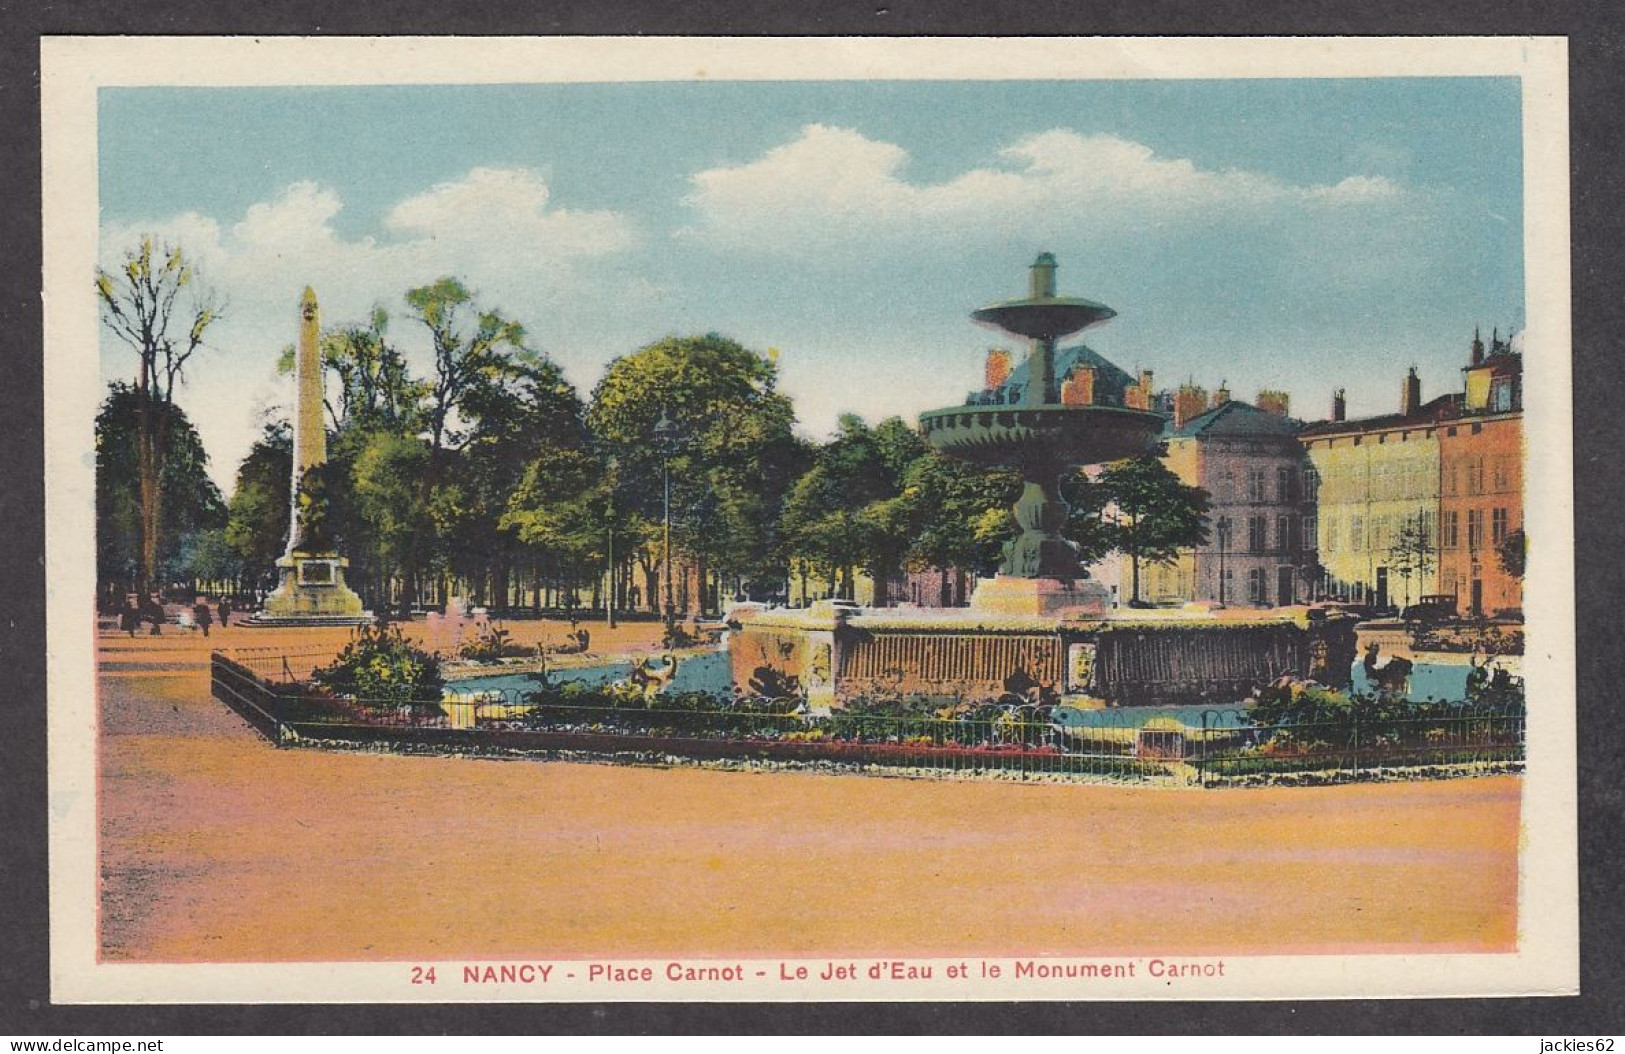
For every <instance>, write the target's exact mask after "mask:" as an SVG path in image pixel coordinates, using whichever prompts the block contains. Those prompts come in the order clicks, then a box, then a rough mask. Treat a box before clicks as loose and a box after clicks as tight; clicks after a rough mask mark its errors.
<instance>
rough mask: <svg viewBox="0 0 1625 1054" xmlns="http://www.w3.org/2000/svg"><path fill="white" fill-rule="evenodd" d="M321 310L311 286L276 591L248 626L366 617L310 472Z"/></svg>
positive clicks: (316, 445) (318, 416)
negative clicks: (328, 532)
mask: <svg viewBox="0 0 1625 1054" xmlns="http://www.w3.org/2000/svg"><path fill="white" fill-rule="evenodd" d="M321 324H322V323H321V310H320V309H319V308H318V307H317V306H316V292H315V290H313V289H311V288H310V287H309V286H306V287H305V291H304V294H303V295H302V296H300V298H299V347H298V350H297V353H296V357H295V359H294V408H293V411H294V412H293V492H292V498H293V500H292V502H291V503H290V508H289V509H288V519H289V524H288V548H287V551H286V552H285V553H283V554H282V558H281V559H280V560H278V561H277V562H276V566H277V577H278V579H279V581H278V582H277V587H276V591H275V592H273V593H272V594H271V595H270V596H268V597H266V598H265V610H263V611H261V612H258V613H257V614H255V615H253V616H251V617H250V618H248V619H246V620H245V621H244V622H243V623H242V624H243V625H249V626H287V625H355V624H358V623H361V622H367V621H370V620H371V615H370V614H369V613H368V612H365V611H363V610H362V609H361V598H360V597H358V596H356V594H355V592H354V591H353V590H351V589H350V587H349V586H347V585H345V584H344V569H345V567H347V566H349V561H348V560H345V559H344V557H342V556H340V555H339V554H338V551H337V550H336V549H335V548H334V547H333V545H332V544H331V542H330V541H329V540H328V539H327V538H325V537H323V535H324V533H325V532H323V531H322V530H320V529H319V528H318V527H316V526H315V524H317V523H319V522H320V520H321V518H322V516H323V515H324V514H325V508H324V507H323V506H324V505H325V502H326V501H327V495H326V493H325V490H324V489H323V487H321V486H318V485H315V484H314V482H313V479H312V476H311V473H312V471H313V470H315V469H319V468H321V467H322V466H323V465H325V464H326V463H327V431H326V424H325V422H324V421H323V419H322V414H323V411H324V406H323V400H322V352H321Z"/></svg>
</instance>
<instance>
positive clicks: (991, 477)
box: [904, 450, 1021, 572]
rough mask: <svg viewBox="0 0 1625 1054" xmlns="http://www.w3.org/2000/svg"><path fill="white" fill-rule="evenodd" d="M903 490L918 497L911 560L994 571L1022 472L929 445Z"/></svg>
mask: <svg viewBox="0 0 1625 1054" xmlns="http://www.w3.org/2000/svg"><path fill="white" fill-rule="evenodd" d="M904 489H905V491H906V492H907V493H909V494H910V495H911V496H912V498H913V501H914V520H915V525H914V533H913V541H912V544H911V545H910V547H909V561H910V563H912V564H914V565H915V566H925V567H959V568H966V569H969V570H974V571H983V572H987V571H991V570H992V569H993V568H994V567H995V566H997V564H998V562H999V559H1000V551H1001V549H1002V547H1003V545H1004V543H1005V542H1006V541H1007V540H1008V539H1009V537H1010V534H1011V532H1012V531H1013V530H1014V529H1015V521H1014V520H1013V519H1012V517H1011V515H1010V506H1011V504H1012V503H1014V502H1015V500H1016V498H1017V496H1019V495H1020V493H1021V477H1020V475H1019V474H1017V473H1016V472H1014V471H1012V470H1010V469H996V470H993V471H986V470H983V469H979V468H975V467H972V466H971V465H969V464H967V463H965V462H963V461H957V460H955V459H953V458H949V457H946V456H944V455H942V454H939V453H937V452H936V451H934V450H927V451H925V452H924V453H923V454H921V455H920V456H919V457H917V458H916V459H915V460H914V461H913V462H912V463H911V464H910V465H909V466H908V472H907V475H906V478H905V481H904Z"/></svg>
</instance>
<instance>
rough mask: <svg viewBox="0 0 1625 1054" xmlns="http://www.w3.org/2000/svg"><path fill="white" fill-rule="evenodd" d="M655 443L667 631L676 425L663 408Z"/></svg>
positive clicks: (671, 620) (672, 618)
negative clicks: (660, 484)
mask: <svg viewBox="0 0 1625 1054" xmlns="http://www.w3.org/2000/svg"><path fill="white" fill-rule="evenodd" d="M654 437H655V443H656V445H658V446H659V448H660V469H661V475H662V476H663V477H664V489H665V499H664V501H663V503H662V506H663V507H662V514H661V518H662V521H663V525H664V533H665V541H664V544H663V549H664V550H665V551H664V553H663V554H662V559H661V563H662V564H664V565H665V571H666V604H665V615H666V628H667V629H668V630H669V629H670V628H671V627H672V626H673V625H674V624H675V623H676V615H677V607H676V605H675V604H674V603H673V602H672V585H671V451H672V446H673V444H674V443H675V442H676V439H677V425H676V424H674V423H673V422H672V419H671V418H670V417H669V416H668V415H667V413H666V411H665V409H664V408H662V409H661V411H660V420H659V421H658V422H656V423H655V430H654Z"/></svg>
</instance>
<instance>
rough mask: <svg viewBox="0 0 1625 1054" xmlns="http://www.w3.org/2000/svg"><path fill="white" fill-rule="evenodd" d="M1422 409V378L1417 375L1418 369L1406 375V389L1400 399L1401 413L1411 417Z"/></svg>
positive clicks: (1412, 368) (1413, 367) (1413, 369)
mask: <svg viewBox="0 0 1625 1054" xmlns="http://www.w3.org/2000/svg"><path fill="white" fill-rule="evenodd" d="M1421 408H1422V378H1420V377H1418V376H1417V375H1416V367H1415V366H1412V367H1411V372H1409V373H1407V374H1406V375H1405V387H1404V390H1403V391H1402V392H1401V393H1400V397H1399V412H1400V413H1401V414H1402V415H1404V416H1405V417H1409V416H1410V415H1411V414H1414V413H1415V412H1416V411H1417V410H1419V409H1421Z"/></svg>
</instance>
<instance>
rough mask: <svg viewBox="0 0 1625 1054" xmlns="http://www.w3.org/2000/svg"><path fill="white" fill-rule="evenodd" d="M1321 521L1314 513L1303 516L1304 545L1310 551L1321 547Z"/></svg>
mask: <svg viewBox="0 0 1625 1054" xmlns="http://www.w3.org/2000/svg"><path fill="white" fill-rule="evenodd" d="M1319 536H1320V522H1319V520H1318V519H1317V518H1316V516H1315V514H1314V513H1310V514H1309V515H1307V516H1305V517H1304V518H1303V547H1304V548H1305V549H1307V550H1308V551H1310V552H1314V551H1315V550H1316V549H1318V548H1320V537H1319Z"/></svg>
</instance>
